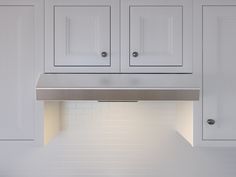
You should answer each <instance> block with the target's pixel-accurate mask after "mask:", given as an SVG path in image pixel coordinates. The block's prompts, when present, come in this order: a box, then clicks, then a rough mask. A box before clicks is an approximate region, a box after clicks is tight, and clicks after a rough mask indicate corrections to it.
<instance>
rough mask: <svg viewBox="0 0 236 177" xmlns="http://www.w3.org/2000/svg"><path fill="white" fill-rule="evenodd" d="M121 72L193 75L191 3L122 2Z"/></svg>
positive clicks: (177, 0) (185, 0) (171, 0)
mask: <svg viewBox="0 0 236 177" xmlns="http://www.w3.org/2000/svg"><path fill="white" fill-rule="evenodd" d="M121 12H122V24H121V25H122V33H121V35H122V36H121V40H122V51H121V53H122V57H121V59H122V71H123V72H147V73H191V72H192V1H191V0H167V1H162V0H148V1H138V0H124V1H122V9H121Z"/></svg>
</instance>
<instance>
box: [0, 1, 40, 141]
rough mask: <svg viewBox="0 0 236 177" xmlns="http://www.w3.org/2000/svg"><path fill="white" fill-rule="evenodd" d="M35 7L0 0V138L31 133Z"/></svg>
mask: <svg viewBox="0 0 236 177" xmlns="http://www.w3.org/2000/svg"><path fill="white" fill-rule="evenodd" d="M14 2H15V4H14ZM35 11H36V7H35V6H34V5H33V4H24V3H21V2H20V1H18V2H16V1H12V2H6V3H3V2H0V26H1V28H0V80H1V92H0V98H1V99H0V114H1V116H0V140H1V141H2V140H33V139H34V137H35V132H34V131H35V129H34V121H35V106H36V100H35V66H36V63H35V62H36V61H35V57H36V51H35V46H36V43H35V39H36V38H35V32H36V31H37V29H35Z"/></svg>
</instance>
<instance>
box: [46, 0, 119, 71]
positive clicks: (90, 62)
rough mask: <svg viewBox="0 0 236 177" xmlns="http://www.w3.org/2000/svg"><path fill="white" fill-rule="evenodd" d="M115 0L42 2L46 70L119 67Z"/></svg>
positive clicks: (117, 22) (117, 69)
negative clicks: (44, 13)
mask: <svg viewBox="0 0 236 177" xmlns="http://www.w3.org/2000/svg"><path fill="white" fill-rule="evenodd" d="M117 2H118V1H115V0H114V1H112V0H101V1H91V0H78V1H70V0H69V1H68V0H63V1H60V0H49V1H47V2H46V48H45V49H46V72H75V73H77V72H78V73H80V72H85V73H87V72H88V73H93V72H117V71H119V61H118V60H119V48H118V45H119V40H117V39H116V38H118V37H119V36H118V34H119V33H118V29H119V28H118V25H119V20H118V15H119V14H118V13H117V11H118V10H116V9H118V8H119V6H118V3H117Z"/></svg>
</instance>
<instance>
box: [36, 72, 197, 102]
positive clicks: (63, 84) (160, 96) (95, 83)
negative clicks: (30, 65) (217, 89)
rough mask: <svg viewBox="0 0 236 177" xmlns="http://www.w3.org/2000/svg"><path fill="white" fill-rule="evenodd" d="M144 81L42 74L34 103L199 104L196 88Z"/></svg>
mask: <svg viewBox="0 0 236 177" xmlns="http://www.w3.org/2000/svg"><path fill="white" fill-rule="evenodd" d="M70 76H71V77H70ZM83 76H84V77H83ZM126 76H127V77H126ZM148 79H150V78H149V77H148V75H146V78H145V77H144V76H142V77H141V78H140V79H139V80H137V79H136V82H133V78H132V75H128V74H127V75H120V76H119V75H111V77H109V75H101V74H97V75H95V74H94V77H91V75H80V74H72V75H71V74H68V75H63V74H43V75H41V77H40V79H39V81H38V84H37V88H36V93H37V100H98V101H139V100H143V101H154V100H170V101H171V100H174V101H176V100H181V101H182V100H187V101H191V100H199V92H200V90H199V89H198V88H160V87H155V85H154V84H153V82H147V80H148ZM137 81H138V82H137ZM137 83H138V84H137ZM157 86H158V85H157Z"/></svg>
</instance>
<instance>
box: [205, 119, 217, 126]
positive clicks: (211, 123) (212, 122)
mask: <svg viewBox="0 0 236 177" xmlns="http://www.w3.org/2000/svg"><path fill="white" fill-rule="evenodd" d="M207 123H208V124H209V125H214V124H215V123H216V121H215V120H214V119H208V120H207Z"/></svg>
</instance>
